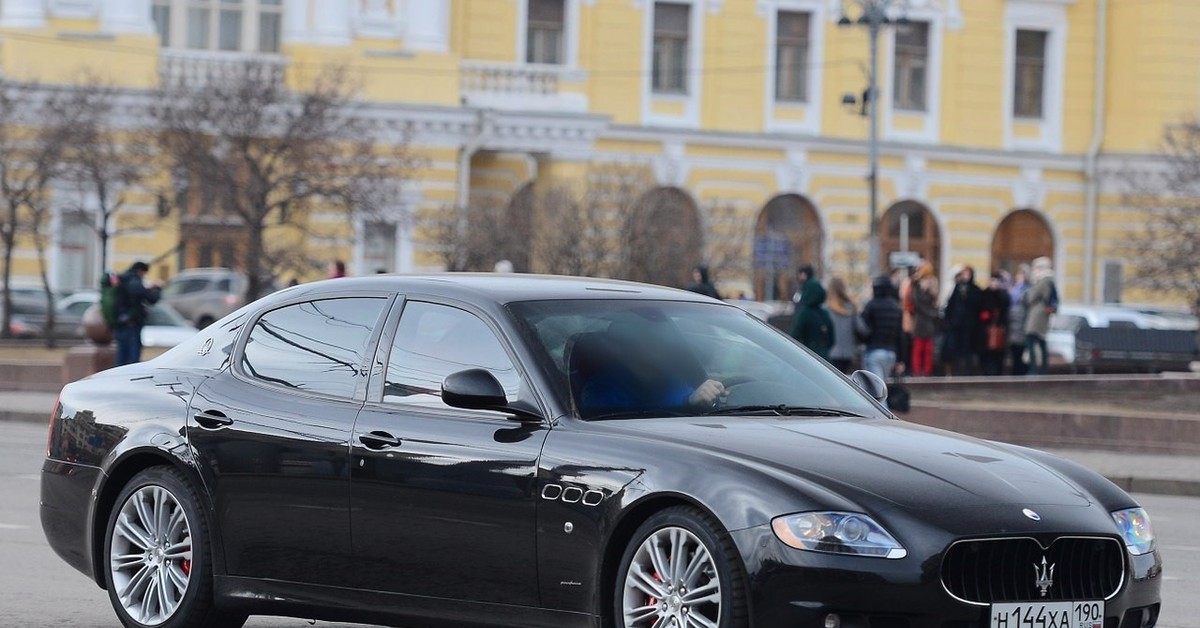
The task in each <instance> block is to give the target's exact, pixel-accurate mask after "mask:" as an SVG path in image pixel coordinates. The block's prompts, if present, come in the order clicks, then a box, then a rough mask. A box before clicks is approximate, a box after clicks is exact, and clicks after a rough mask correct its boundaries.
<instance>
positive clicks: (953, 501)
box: [617, 417, 1092, 510]
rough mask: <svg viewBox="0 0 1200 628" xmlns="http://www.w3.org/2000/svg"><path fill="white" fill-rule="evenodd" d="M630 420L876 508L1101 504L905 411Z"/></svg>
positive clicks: (1029, 465)
mask: <svg viewBox="0 0 1200 628" xmlns="http://www.w3.org/2000/svg"><path fill="white" fill-rule="evenodd" d="M620 423H621V425H620V427H619V428H617V429H621V430H629V431H631V432H634V433H638V434H639V435H642V436H643V437H649V438H652V439H654V440H656V441H660V442H662V441H674V442H676V443H678V444H684V445H690V446H694V447H696V448H699V449H702V450H704V451H706V452H710V453H714V454H716V455H719V456H722V457H725V458H731V459H734V460H736V461H739V462H741V463H742V464H749V465H758V466H763V467H766V468H769V469H773V470H774V471H775V472H776V474H782V475H785V476H794V477H798V478H800V479H802V480H804V481H806V482H811V483H814V484H817V485H819V486H821V487H823V488H825V489H827V490H829V491H832V492H834V493H836V494H838V495H840V496H841V497H843V498H845V499H849V500H852V501H854V502H857V503H859V504H861V505H864V506H866V505H868V504H869V505H871V506H872V507H873V508H875V509H887V508H889V507H899V508H903V509H908V510H929V509H945V508H971V507H980V506H995V505H998V504H1021V505H1026V506H1035V505H1055V506H1067V507H1071V506H1078V507H1084V506H1089V505H1090V504H1091V503H1092V500H1091V498H1090V497H1089V495H1088V494H1087V492H1086V491H1085V490H1084V489H1083V488H1082V487H1081V486H1080V485H1079V484H1077V483H1076V482H1074V481H1072V480H1071V479H1070V478H1068V477H1067V476H1065V475H1063V474H1062V473H1061V472H1060V471H1058V470H1056V469H1053V468H1051V467H1049V466H1047V465H1045V464H1043V463H1041V462H1039V461H1038V460H1036V459H1034V458H1032V457H1030V456H1029V455H1027V454H1025V453H1023V452H1022V451H1021V450H1019V449H1017V448H1011V447H1008V446H1006V445H1003V444H1000V443H993V442H988V441H982V440H979V439H975V438H971V437H968V436H963V435H960V434H955V433H953V432H947V431H944V430H939V429H936V428H930V427H925V426H921V425H916V424H912V423H907V422H904V421H899V420H895V419H850V418H847V419H815V418H791V417H780V418H764V417H751V418H743V417H707V418H697V419H653V420H649V419H648V420H633V421H621V422H620Z"/></svg>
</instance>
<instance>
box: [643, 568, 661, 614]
mask: <svg viewBox="0 0 1200 628" xmlns="http://www.w3.org/2000/svg"><path fill="white" fill-rule="evenodd" d="M654 579H655V580H657V581H659V582H662V581H663V579H662V576H660V575H658V572H657V571H656V572H654ZM646 606H658V598H656V597H654V596H653V595H651V596H647V599H646Z"/></svg>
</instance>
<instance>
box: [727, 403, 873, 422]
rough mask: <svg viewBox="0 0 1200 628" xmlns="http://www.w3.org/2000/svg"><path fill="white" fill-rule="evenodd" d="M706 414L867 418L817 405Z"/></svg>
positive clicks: (732, 408)
mask: <svg viewBox="0 0 1200 628" xmlns="http://www.w3.org/2000/svg"><path fill="white" fill-rule="evenodd" d="M703 414H705V415H745V416H770V415H774V416H844V417H855V418H859V419H862V418H866V417H864V416H863V415H861V414H858V413H855V412H850V411H849V410H840V409H838V408H821V407H816V406H789V405H786V404H777V405H748V406H725V407H721V408H713V409H711V410H708V411H705V412H704V413H703Z"/></svg>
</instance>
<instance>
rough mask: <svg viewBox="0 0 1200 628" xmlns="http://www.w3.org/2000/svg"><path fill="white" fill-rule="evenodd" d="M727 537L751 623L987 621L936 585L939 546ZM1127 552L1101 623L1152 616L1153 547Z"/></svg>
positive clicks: (1141, 627) (1122, 623)
mask: <svg viewBox="0 0 1200 628" xmlns="http://www.w3.org/2000/svg"><path fill="white" fill-rule="evenodd" d="M733 537H734V542H735V543H736V545H737V547H738V549H739V551H740V552H741V554H742V558H743V560H744V562H745V565H746V574H747V580H748V587H749V591H748V594H749V597H750V613H751V622H750V625H751V626H753V627H755V628H821V627H823V626H825V621H826V618H827V617H828V616H829V615H830V614H836V615H837V619H838V622H839V624H838V625H839V626H840V628H989V625H990V624H989V607H988V606H976V605H971V604H968V603H965V602H962V601H959V600H956V599H954V598H953V597H951V596H950V594H949V593H948V592H947V591H946V590H945V588H944V587H943V586H942V582H941V576H940V568H941V562H942V550H934V551H930V550H928V549H926V550H925V551H919V550H918V551H913V548H911V547H910V548H909V550H910V552H909V555H908V557H906V558H902V559H898V560H887V559H878V558H865V557H858V556H841V555H836V554H823V553H816V552H804V551H799V550H795V549H792V548H790V547H787V546H786V545H784V544H783V543H781V542H780V541H779V540H778V539H776V538H775V535H774V533H773V532H772V531H771V529H770V527H769V526H758V527H754V528H749V529H746V530H741V531H738V532H734V533H733ZM946 546H948V544H945V545H942V546H941V547H946ZM1127 558H1128V559H1129V560H1127V561H1126V572H1127V573H1126V578H1125V582H1124V584H1123V585H1122V587H1121V589H1120V590H1119V592H1118V593H1117V594H1116V595H1115V596H1114V597H1112V598H1111V599H1109V600H1107V601H1106V602H1105V605H1104V608H1105V622H1104V628H1150V627H1151V626H1154V621H1153V620H1155V619H1157V617H1158V608H1159V606H1158V605H1159V603H1160V599H1161V594H1160V587H1161V579H1160V578H1159V576H1160V575H1161V572H1162V562H1161V559H1160V557H1159V555H1158V552H1157V550H1156V551H1154V552H1152V553H1150V554H1146V555H1144V556H1128V557H1127Z"/></svg>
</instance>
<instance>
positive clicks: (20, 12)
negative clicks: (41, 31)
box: [0, 0, 46, 28]
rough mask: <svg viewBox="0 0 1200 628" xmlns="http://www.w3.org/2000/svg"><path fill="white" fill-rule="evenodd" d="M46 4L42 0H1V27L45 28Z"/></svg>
mask: <svg viewBox="0 0 1200 628" xmlns="http://www.w3.org/2000/svg"><path fill="white" fill-rule="evenodd" d="M45 26H46V6H45V3H44V2H42V0H4V1H3V2H0V28H43V27H45Z"/></svg>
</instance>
